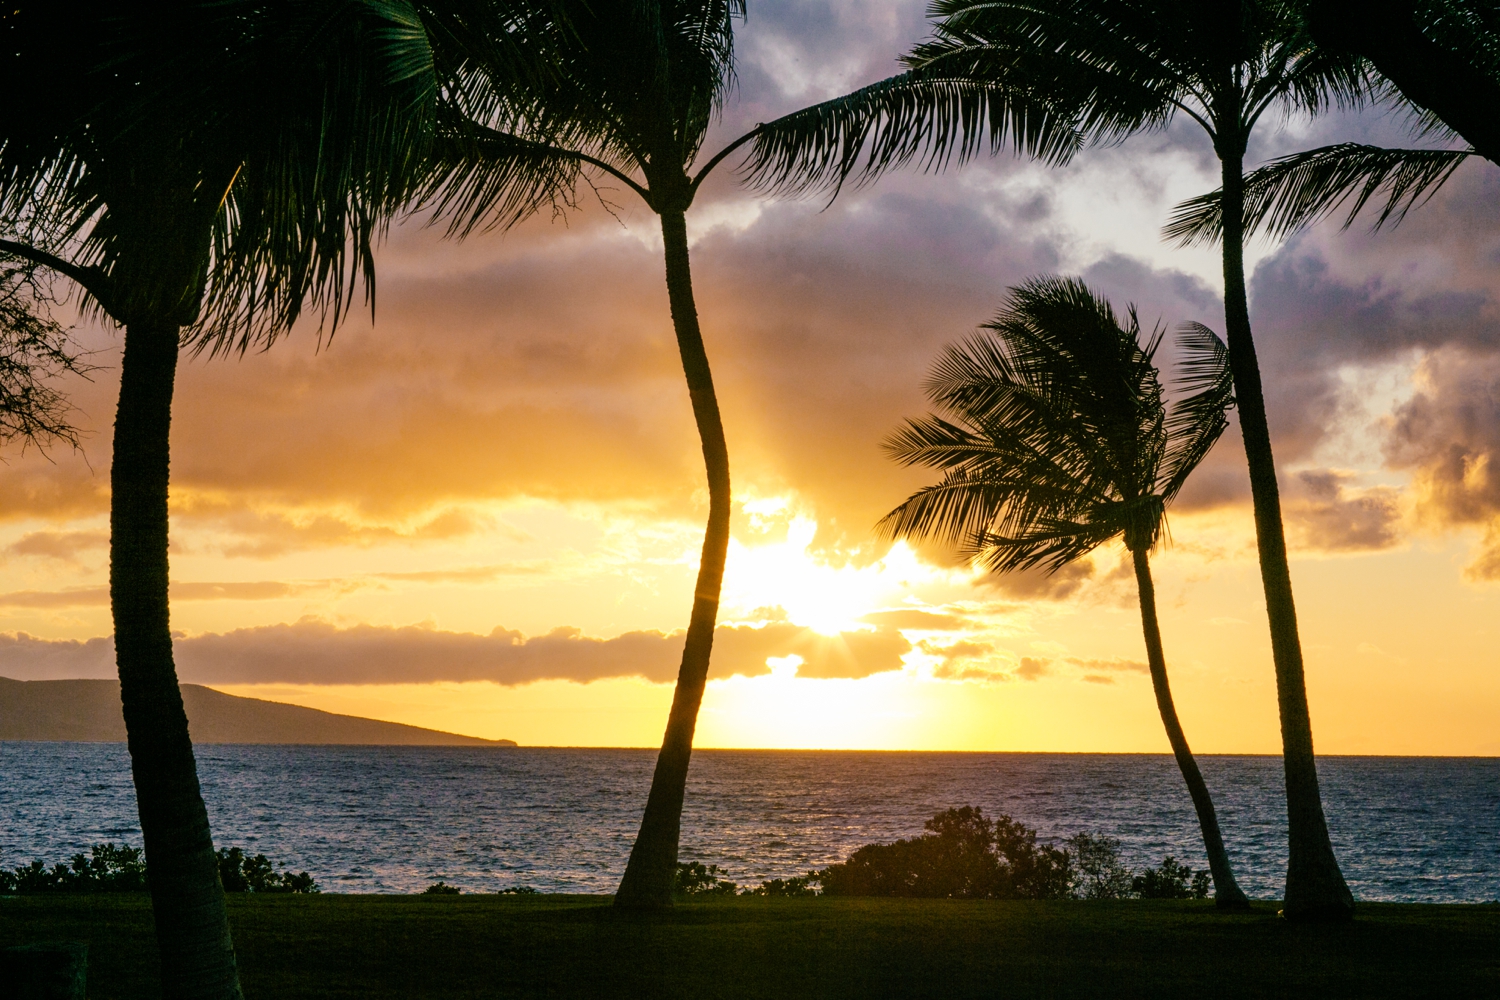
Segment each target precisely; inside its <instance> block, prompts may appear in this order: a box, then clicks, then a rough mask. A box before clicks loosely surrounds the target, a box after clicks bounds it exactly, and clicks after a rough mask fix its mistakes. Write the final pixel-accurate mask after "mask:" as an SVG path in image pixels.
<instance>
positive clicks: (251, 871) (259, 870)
mask: <svg viewBox="0 0 1500 1000" xmlns="http://www.w3.org/2000/svg"><path fill="white" fill-rule="evenodd" d="M218 854H219V881H220V882H222V883H223V884H224V891H225V892H296V893H315V892H319V891H320V890H319V889H318V883H317V882H315V881H313V877H312V876H311V875H309V874H307V872H296V873H295V874H294V873H292V872H278V871H277V870H276V866H275V865H273V864H272V863H271V860H270V859H269V858H267V857H266V856H265V855H264V854H256V855H254V856H247V855H246V854H245V852H244V851H242V850H240V849H239V848H238V847H221V848H219V852H218Z"/></svg>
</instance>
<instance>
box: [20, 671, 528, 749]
mask: <svg viewBox="0 0 1500 1000" xmlns="http://www.w3.org/2000/svg"><path fill="white" fill-rule="evenodd" d="M181 687H182V701H183V706H184V707H185V708H186V709H187V716H188V729H189V731H190V732H191V733H192V737H193V742H194V743H325V744H327V743H347V744H366V745H386V746H504V747H513V746H515V745H516V744H515V741H514V740H482V739H479V738H478V737H475V736H460V735H458V734H457V733H444V732H440V731H438V730H436V729H423V728H421V727H420V726H404V725H401V724H400V723H397V722H381V721H379V720H377V719H362V718H359V717H358V716H353V715H335V714H334V713H332V712H320V711H318V710H317V709H315V708H303V707H301V706H299V705H284V704H281V703H280V702H274V701H262V700H260V699H259V698H239V697H236V696H234V695H230V694H224V693H223V692H221V691H215V690H213V689H212V688H206V687H204V686H203V685H201V684H183V685H181ZM0 740H60V741H76V742H84V743H123V742H125V720H124V718H123V716H122V715H121V713H120V684H119V682H118V681H105V680H87V681H85V680H77V681H13V680H10V679H9V678H5V677H0Z"/></svg>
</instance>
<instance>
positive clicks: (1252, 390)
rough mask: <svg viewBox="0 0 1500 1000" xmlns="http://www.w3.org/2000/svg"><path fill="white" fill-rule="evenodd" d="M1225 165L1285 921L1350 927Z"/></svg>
mask: <svg viewBox="0 0 1500 1000" xmlns="http://www.w3.org/2000/svg"><path fill="white" fill-rule="evenodd" d="M1220 163H1221V165H1222V169H1223V173H1222V179H1223V188H1222V191H1223V198H1224V203H1223V217H1224V234H1223V235H1224V332H1225V334H1226V337H1227V341H1228V347H1229V367H1230V369H1231V371H1232V372H1233V373H1234V396H1235V403H1236V405H1237V406H1238V408H1239V412H1240V431H1241V433H1242V434H1243V436H1244V439H1245V458H1246V459H1247V461H1248V462H1249V466H1250V496H1251V499H1252V502H1253V504H1254V507H1255V538H1256V543H1257V545H1258V546H1259V549H1260V577H1261V584H1262V586H1263V587H1264V588H1265V594H1266V617H1267V618H1268V619H1269V620H1270V626H1271V657H1272V659H1273V661H1274V662H1275V666H1276V697H1277V702H1278V704H1279V707H1280V711H1281V747H1282V758H1281V759H1282V767H1283V769H1284V771H1285V774H1286V811H1287V832H1288V845H1287V846H1288V860H1287V873H1286V898H1285V906H1286V909H1285V913H1286V916H1287V917H1288V918H1289V919H1302V920H1348V919H1350V918H1351V917H1352V916H1353V914H1354V896H1353V895H1352V894H1351V893H1350V892H1349V887H1348V885H1346V884H1345V882H1344V875H1343V873H1342V872H1341V871H1340V870H1339V863H1338V859H1337V858H1336V857H1334V853H1333V844H1332V843H1331V842H1330V841H1329V839H1328V823H1327V820H1326V819H1325V818H1324V816H1323V800H1322V796H1321V795H1320V793H1319V791H1318V770H1317V764H1316V763H1315V761H1314V759H1313V741H1312V720H1311V717H1310V716H1309V714H1308V710H1307V682H1306V679H1305V678H1304V676H1303V670H1302V643H1301V640H1300V639H1299V638H1298V636H1297V608H1296V605H1295V604H1294V603H1293V601H1292V575H1291V569H1290V567H1289V566H1288V565H1287V557H1286V535H1285V533H1284V532H1283V530H1282V526H1281V496H1280V491H1279V490H1278V489H1277V486H1276V462H1275V459H1274V458H1273V457H1272V455H1271V432H1270V429H1269V427H1268V426H1267V423H1266V400H1265V396H1264V394H1263V393H1262V391H1261V383H1260V365H1259V363H1258V362H1257V361H1256V358H1255V342H1254V340H1253V339H1252V337H1251V334H1250V305H1249V301H1248V298H1247V296H1246V294H1245V263H1244V240H1245V220H1244V216H1245V185H1244V177H1243V171H1244V154H1243V152H1240V153H1237V154H1234V155H1223V154H1222V153H1221V157H1220Z"/></svg>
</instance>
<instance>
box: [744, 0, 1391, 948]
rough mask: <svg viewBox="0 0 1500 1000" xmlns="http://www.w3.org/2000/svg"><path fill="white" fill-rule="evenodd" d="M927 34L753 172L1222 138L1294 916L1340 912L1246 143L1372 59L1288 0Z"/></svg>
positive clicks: (788, 173)
mask: <svg viewBox="0 0 1500 1000" xmlns="http://www.w3.org/2000/svg"><path fill="white" fill-rule="evenodd" d="M931 12H932V14H933V16H934V18H936V19H937V23H936V25H935V27H934V36H933V38H932V39H931V40H930V41H928V42H926V43H924V44H922V45H920V46H918V47H917V48H916V49H915V50H914V51H913V52H912V53H911V54H910V55H909V56H907V57H906V62H907V64H908V66H909V67H910V68H909V69H908V70H907V71H906V72H905V73H902V74H900V75H898V76H896V77H892V78H890V79H888V80H884V81H881V82H880V83H876V84H873V85H872V86H870V87H866V88H864V89H863V90H860V91H856V92H855V93H853V94H849V95H847V96H845V97H842V98H837V99H835V100H832V101H827V102H824V103H823V104H819V105H815V106H813V107H812V108H809V109H807V110H806V111H804V112H802V114H801V115H800V116H791V117H789V118H787V119H784V120H782V121H780V122H778V123H773V126H774V127H772V126H767V127H765V128H764V129H763V130H762V131H761V132H760V133H759V134H758V135H757V136H756V139H755V146H754V147H753V150H752V154H751V157H750V161H749V163H748V170H749V172H750V175H751V177H752V178H753V179H754V180H756V181H758V182H759V183H760V184H761V185H762V186H764V187H766V188H768V189H771V190H782V191H797V190H809V189H816V188H822V189H829V188H832V189H834V190H837V187H838V186H839V185H840V184H842V183H844V182H845V181H846V180H848V179H850V178H854V179H856V180H863V181H868V180H871V179H873V178H875V177H876V176H878V175H879V174H880V173H882V172H883V171H885V170H888V169H890V168H892V167H895V166H899V165H902V164H905V163H910V162H913V161H916V162H920V163H923V164H925V165H926V166H928V167H929V168H940V167H942V166H944V165H946V164H948V163H949V162H950V161H954V160H957V161H962V160H964V159H965V158H968V157H971V156H973V155H975V154H977V153H978V152H980V151H982V150H983V149H984V148H985V147H986V146H989V147H990V148H991V149H996V148H999V147H1000V146H1001V145H1004V144H1009V145H1013V146H1014V147H1015V148H1016V149H1017V150H1018V151H1021V152H1025V153H1027V154H1029V155H1032V156H1036V157H1040V158H1044V159H1046V160H1048V161H1050V162H1062V161H1065V160H1067V159H1068V158H1070V157H1071V156H1072V155H1073V153H1074V152H1075V151H1076V150H1077V149H1079V148H1081V146H1082V145H1083V144H1085V143H1086V142H1090V141H1093V142H1113V141H1119V140H1123V139H1125V138H1126V137H1128V136H1130V135H1132V134H1134V133H1137V132H1142V131H1149V130H1160V129H1164V128H1166V127H1167V126H1168V125H1170V124H1171V123H1172V122H1174V121H1175V120H1176V119H1177V117H1178V116H1179V115H1183V116H1186V117H1187V118H1188V119H1189V120H1191V121H1192V122H1194V123H1196V124H1197V125H1198V126H1200V127H1201V128H1202V129H1203V130H1204V132H1205V133H1206V134H1207V135H1208V137H1209V139H1210V140H1211V141H1212V143H1213V148H1214V152H1215V154H1216V155H1217V156H1218V159H1219V163H1220V174H1221V178H1222V183H1223V198H1222V213H1223V215H1222V221H1221V229H1222V232H1223V267H1224V311H1225V316H1224V328H1225V334H1226V340H1227V342H1228V351H1229V364H1230V368H1231V370H1232V371H1233V373H1234V388H1235V397H1236V400H1237V404H1238V407H1239V414H1240V429H1241V432H1242V434H1243V438H1244V444H1245V457H1246V459H1247V463H1248V465H1249V471H1250V491H1251V500H1252V504H1253V507H1254V514H1255V528H1256V539H1257V543H1258V547H1259V556H1260V569H1261V582H1262V586H1263V588H1264V592H1265V598H1266V615H1267V618H1268V620H1269V624H1270V633H1271V654H1272V659H1273V661H1274V665H1275V671H1276V690H1277V701H1278V706H1279V709H1280V715H1281V735H1282V751H1283V752H1282V762H1283V768H1284V773H1285V778H1286V797H1287V818H1288V824H1287V826H1288V848H1289V850H1288V865H1287V880H1286V892H1285V913H1286V915H1287V917H1289V918H1292V919H1309V920H1317V919H1328V920H1346V919H1349V918H1350V916H1351V915H1352V914H1353V908H1354V900H1353V896H1352V895H1351V894H1350V892H1349V888H1348V886H1347V884H1346V883H1345V882H1344V877H1343V873H1342V872H1341V871H1340V870H1339V865H1338V860H1337V858H1336V857H1335V856H1334V852H1333V845H1332V843H1331V841H1330V840H1329V836H1328V824H1327V821H1326V819H1325V817H1324V814H1323V803H1322V796H1321V794H1320V792H1319V788H1318V773H1317V765H1316V761H1315V758H1314V756H1313V740H1312V722H1311V718H1310V714H1309V712H1308V705H1307V685H1306V681H1305V677H1304V670H1303V661H1302V645H1301V641H1300V639H1299V637H1298V629H1297V612H1296V605H1295V603H1294V601H1293V598H1292V582H1291V571H1290V568H1289V566H1288V562H1287V552H1286V536H1285V531H1284V530H1283V527H1282V521H1281V500H1280V493H1279V488H1278V486H1277V482H1276V463H1275V457H1274V455H1273V453H1272V450H1271V435H1270V429H1269V426H1268V423H1267V420H1266V408H1265V395H1264V391H1263V389H1262V386H1261V376H1260V366H1259V362H1258V361H1257V360H1256V353H1255V342H1254V338H1253V336H1252V334H1251V328H1250V310H1249V300H1248V297H1247V295H1246V289H1245V269H1244V235H1245V220H1244V187H1243V173H1244V158H1245V151H1246V148H1247V145H1248V143H1249V140H1250V136H1251V134H1252V132H1253V131H1254V129H1255V126H1256V125H1257V123H1258V122H1260V120H1261V119H1262V117H1264V116H1265V115H1266V114H1267V113H1268V112H1272V111H1274V110H1277V109H1280V110H1284V111H1294V112H1300V113H1307V114H1314V113H1318V112H1320V111H1322V110H1324V109H1326V108H1328V107H1330V106H1335V105H1336V106H1347V107H1352V106H1356V105H1359V104H1360V103H1362V102H1363V101H1364V100H1366V99H1367V97H1368V93H1369V90H1370V81H1369V78H1368V75H1367V69H1366V66H1365V64H1364V62H1363V61H1362V60H1360V59H1359V58H1357V57H1355V56H1344V55H1339V54H1336V53H1331V52H1328V51H1326V50H1322V49H1319V48H1318V47H1317V46H1315V45H1313V44H1312V41H1311V39H1310V37H1309V36H1308V35H1307V30H1306V26H1305V24H1304V22H1303V20H1302V19H1301V17H1300V14H1299V12H1298V11H1297V9H1296V8H1295V6H1294V5H1293V4H1292V3H1290V2H1289V0H1236V2H1227V3H1197V2H1189V0H1056V2H1047V3H1038V2H1036V0H934V2H933V4H932V7H931Z"/></svg>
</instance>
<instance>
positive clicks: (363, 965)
mask: <svg viewBox="0 0 1500 1000" xmlns="http://www.w3.org/2000/svg"><path fill="white" fill-rule="evenodd" d="M607 903H608V899H607V898H603V897H597V896H549V895H543V896H531V897H525V896H522V897H516V896H374V895H367V896H356V895H331V894H330V895H323V896H259V897H257V896H237V897H236V896H232V897H230V903H229V914H230V920H231V922H232V923H233V927H234V936H235V946H236V948H237V950H238V953H239V959H240V970H241V976H242V979H243V982H244V986H245V992H246V994H247V996H249V997H250V998H252V1000H258V998H270V997H276V998H294V997H359V998H365V1000H375V998H384V997H391V998H396V997H400V998H411V997H445V998H448V997H453V998H458V997H528V998H529V997H589V998H599V997H693V998H714V997H736V998H737V997H765V998H778V1000H779V998H787V997H818V998H824V997H860V998H866V997H881V996H892V997H902V998H907V997H911V998H918V997H934V998H937V997H941V998H945V1000H950V998H951V1000H957V998H964V997H1018V998H1019V997H1024V998H1027V1000H1033V998H1045V997H1107V998H1115V997H1151V998H1160V997H1179V996H1181V997H1214V998H1224V997H1278V998H1281V997H1316V998H1320V1000H1321V998H1332V997H1350V998H1359V1000H1366V998H1371V997H1401V998H1408V997H1425V996H1431V997H1445V998H1447V997H1455V998H1457V997H1500V906H1425V905H1423V906H1418V905H1394V904H1384V905H1382V904H1365V905H1362V906H1361V907H1360V910H1359V919H1358V920H1357V921H1356V922H1355V923H1353V924H1352V925H1347V926H1342V927H1317V926H1312V927H1309V926H1295V925H1288V924H1286V923H1285V922H1284V921H1281V920H1278V919H1276V916H1275V912H1276V908H1275V905H1274V904H1271V903H1260V904H1257V907H1256V910H1255V911H1254V912H1253V913H1250V914H1248V915H1237V916H1229V915H1221V914H1219V913H1217V912H1215V910H1214V909H1213V906H1212V904H1211V903H1204V902H1198V901H1192V902H1147V901H1124V902H1108V903H1103V902H1101V903H1091V902H1047V903H1036V902H991V901H961V900H894V899H861V900H847V899H845V900H839V899H787V900H772V899H749V898H743V899H718V900H713V901H709V902H703V903H689V904H682V905H679V906H678V907H677V908H676V909H675V910H673V911H672V912H669V913H664V914H659V915H653V916H649V917H634V918H624V917H620V916H617V915H616V914H614V913H613V912H612V911H611V910H610V909H608V908H607ZM62 939H68V940H86V941H88V942H89V996H90V997H91V998H93V1000H111V998H116V997H121V998H123V997H149V996H152V995H153V993H154V986H155V969H154V966H155V961H156V956H155V946H154V941H153V936H152V930H151V910H150V905H149V901H148V900H147V898H146V897H145V896H143V895H142V896H134V895H117V896H110V895H102V896H92V897H91V896H53V897H45V896H29V897H4V898H0V946H5V945H11V944H19V943H23V942H26V941H44V940H62Z"/></svg>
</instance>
